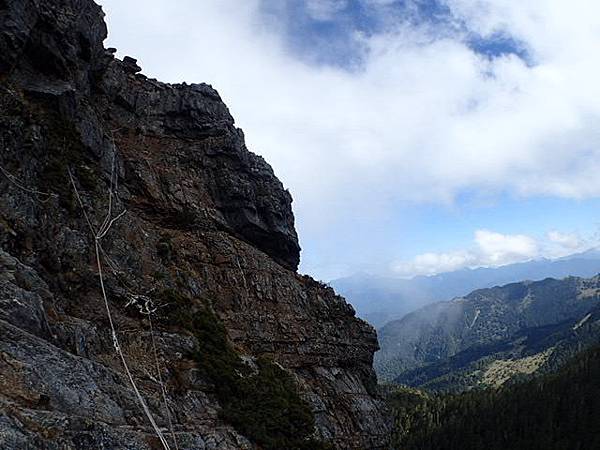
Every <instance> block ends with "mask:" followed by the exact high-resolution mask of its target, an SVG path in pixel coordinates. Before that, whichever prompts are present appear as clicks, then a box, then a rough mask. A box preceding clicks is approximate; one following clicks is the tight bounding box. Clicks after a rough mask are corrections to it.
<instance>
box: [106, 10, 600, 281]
mask: <svg viewBox="0 0 600 450" xmlns="http://www.w3.org/2000/svg"><path fill="white" fill-rule="evenodd" d="M99 3H100V4H101V5H102V6H103V8H104V10H105V12H106V13H107V22H108V25H109V38H108V42H107V43H106V45H108V46H114V47H116V48H117V49H118V50H119V52H118V55H119V56H121V57H122V56H124V55H130V56H133V57H135V58H137V59H138V62H139V64H140V65H141V67H142V68H143V73H144V74H146V75H147V76H150V77H154V78H158V79H160V80H161V81H166V82H183V81H186V82H206V83H208V84H211V85H212V86H213V87H215V88H216V89H217V90H218V91H219V93H220V95H221V97H222V98H223V100H224V101H225V102H226V104H227V105H228V107H229V109H230V110H231V112H232V115H233V116H234V118H235V120H236V125H237V126H239V127H240V128H242V129H243V130H244V132H245V136H246V143H247V146H248V148H249V149H250V150H251V151H253V152H255V153H257V154H260V155H262V156H264V157H265V158H266V160H267V161H268V162H269V163H270V164H271V165H272V166H273V168H274V170H275V173H276V174H277V176H278V177H279V178H280V179H281V180H282V182H283V183H284V185H285V186H286V187H287V188H288V189H289V190H290V191H291V193H292V196H293V198H294V204H293V208H294V213H295V216H296V225H297V228H298V232H299V235H300V244H301V246H302V249H303V250H302V256H301V258H302V259H301V267H300V270H301V271H302V272H304V273H308V274H310V275H313V276H315V277H316V278H319V279H322V280H326V281H328V280H331V279H335V278H338V277H342V276H347V275H351V274H353V273H356V272H369V273H374V274H385V275H394V276H401V277H410V276H413V275H417V274H435V273H440V272H444V271H448V270H455V269H460V268H463V267H479V266H498V265H503V264H508V263H512V262H517V261H525V260H529V259H535V258H541V257H548V258H556V257H560V256H564V255H567V254H572V253H576V252H579V251H583V250H586V249H587V248H591V247H594V246H596V245H598V240H599V233H598V231H599V224H600V214H599V212H600V175H599V174H600V120H599V119H600V82H599V81H598V80H600V53H599V52H598V48H600V3H599V2H597V1H594V0H571V1H569V2H566V1H564V0H530V1H527V2H523V1H519V0H493V1H492V0H487V1H485V0H177V1H176V2H175V1H172V0H127V1H123V0H101V1H99Z"/></svg>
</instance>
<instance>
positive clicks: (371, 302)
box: [330, 249, 600, 328]
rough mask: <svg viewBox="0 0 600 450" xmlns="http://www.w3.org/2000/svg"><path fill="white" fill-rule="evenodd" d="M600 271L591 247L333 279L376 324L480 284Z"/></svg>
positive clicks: (599, 257) (599, 254)
mask: <svg viewBox="0 0 600 450" xmlns="http://www.w3.org/2000/svg"><path fill="white" fill-rule="evenodd" d="M597 273H600V252H598V250H597V249H590V250H588V251H585V252H582V253H575V254H573V255H569V256H565V257H562V258H558V259H547V258H542V259H537V260H532V261H527V262H520V263H515V264H508V265H505V266H500V267H489V268H487V267H480V268H475V269H470V268H465V269H460V270H457V271H454V272H445V273H441V274H438V275H429V276H426V275H419V276H416V277H413V278H411V279H401V278H394V277H383V276H375V275H366V276H365V275H364V274H363V275H362V276H361V275H352V276H349V277H346V278H340V279H337V280H333V281H331V282H330V284H331V285H332V286H333V287H335V289H336V290H337V291H339V292H340V293H341V294H342V295H344V296H345V297H346V298H347V299H348V301H349V302H350V303H352V305H353V306H354V307H355V309H356V311H357V314H358V315H359V316H360V317H363V318H364V319H365V320H367V321H368V322H369V323H371V324H372V325H373V326H375V327H376V328H380V327H381V326H383V325H384V324H385V323H387V322H390V321H392V320H397V319H400V318H402V316H404V315H405V314H407V313H409V312H411V311H414V310H416V309H418V308H420V307H421V306H424V305H426V304H429V303H434V302H437V301H446V300H451V299H452V298H454V297H458V296H461V295H467V294H468V293H470V292H471V291H473V290H475V289H482V288H486V287H493V286H498V285H503V284H507V283H514V282H520V281H523V280H541V279H544V278H548V277H550V278H564V277H566V276H581V277H591V276H593V275H595V274H597Z"/></svg>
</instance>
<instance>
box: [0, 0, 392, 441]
mask: <svg viewBox="0 0 600 450" xmlns="http://www.w3.org/2000/svg"><path fill="white" fill-rule="evenodd" d="M106 35H107V30H106V25H105V23H104V21H103V12H102V10H101V8H100V7H99V6H98V5H96V4H95V3H94V2H93V1H92V0H8V1H7V0H0V171H1V173H0V302H1V308H0V447H1V448H3V449H19V450H20V449H38V448H39V449H57V450H58V449H96V448H98V449H100V448H103V449H161V448H171V449H175V448H177V449H181V450H183V449H252V448H263V449H269V448H271V449H295V448H306V449H318V448H340V449H378V448H387V437H388V435H389V429H388V422H387V419H386V417H387V416H386V410H385V407H384V406H383V404H382V403H381V401H380V400H379V399H378V398H377V395H376V393H375V391H376V389H375V387H376V378H375V374H374V371H373V369H372V360H373V353H374V352H375V351H376V350H377V339H376V335H375V332H374V330H373V329H372V328H371V327H370V326H369V325H367V324H366V323H365V322H363V321H361V320H359V319H357V318H356V317H355V314H354V311H353V309H352V308H351V307H350V306H349V305H348V304H347V303H346V302H345V300H344V299H343V298H341V297H339V296H338V295H336V294H335V292H334V291H333V290H332V289H331V288H328V287H326V286H324V285H323V284H321V283H319V282H316V281H314V280H313V279H311V278H310V277H308V276H302V275H299V274H298V273H297V272H296V269H297V266H298V262H299V253H300V248H299V245H298V238H297V235H296V231H295V229H294V217H293V214H292V209H291V203H292V198H291V196H290V194H289V193H288V192H287V191H286V190H285V189H284V187H283V186H282V184H281V182H280V181H279V180H278V179H277V178H276V177H275V175H274V173H273V170H272V169H271V167H270V166H269V165H268V164H267V163H266V162H265V161H264V160H263V159H262V158H261V157H259V156H257V155H255V154H253V153H251V152H249V151H248V150H247V149H246V147H245V144H244V136H243V133H242V131H241V130H239V129H237V128H236V127H235V125H234V121H233V119H232V117H231V115H230V114H229V112H228V109H227V107H226V106H225V105H224V104H223V102H222V101H221V99H220V97H219V95H218V93H217V92H216V91H215V90H214V89H213V88H212V87H210V86H208V85H205V84H190V85H188V84H178V85H171V84H164V83H160V82H158V81H156V80H153V79H149V78H147V77H146V76H144V75H143V74H142V73H141V69H140V67H139V65H138V63H137V61H136V60H135V59H134V58H131V57H126V58H123V60H122V61H121V60H119V59H117V58H116V57H115V56H114V53H115V51H114V49H107V48H104V46H103V41H104V39H105V38H106ZM258 107H260V105H257V108H258ZM113 330H114V332H113Z"/></svg>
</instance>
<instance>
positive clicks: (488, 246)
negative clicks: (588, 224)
mask: <svg viewBox="0 0 600 450" xmlns="http://www.w3.org/2000/svg"><path fill="white" fill-rule="evenodd" d="M598 243H599V242H598V236H596V235H594V236H590V237H586V238H583V237H581V236H580V235H579V234H577V233H564V232H560V231H557V230H552V231H550V232H548V233H546V235H545V236H544V237H541V238H535V237H532V236H527V235H524V234H502V233H497V232H494V231H490V230H477V231H475V233H474V235H473V245H472V246H471V247H470V248H468V249H461V250H455V251H452V252H446V253H431V252H430V253H423V254H420V255H417V256H415V257H414V258H413V259H412V260H411V261H400V262H396V263H394V264H392V271H393V272H394V273H395V274H397V275H399V276H402V277H411V276H414V275H435V274H438V273H443V272H450V271H453V270H458V269H463V268H475V267H498V266H503V265H506V264H512V263H516V262H522V261H528V260H532V259H537V258H551V259H552V258H559V257H563V256H567V255H571V254H574V253H578V252H583V251H585V250H588V249H590V248H593V247H595V246H597V245H598Z"/></svg>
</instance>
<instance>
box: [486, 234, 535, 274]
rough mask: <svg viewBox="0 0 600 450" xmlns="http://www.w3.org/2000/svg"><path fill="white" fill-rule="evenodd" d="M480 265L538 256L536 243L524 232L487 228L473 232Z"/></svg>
mask: <svg viewBox="0 0 600 450" xmlns="http://www.w3.org/2000/svg"><path fill="white" fill-rule="evenodd" d="M475 243H476V244H477V249H478V254H479V258H478V259H479V264H480V265H493V266H500V265H503V264H509V263H512V262H516V261H523V260H527V259H531V258H534V257H536V256H538V252H539V250H538V245H537V243H536V241H535V239H533V238H532V237H529V236H526V235H524V234H501V233H496V232H493V231H489V230H477V231H476V232H475Z"/></svg>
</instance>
